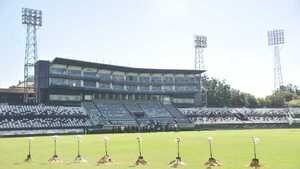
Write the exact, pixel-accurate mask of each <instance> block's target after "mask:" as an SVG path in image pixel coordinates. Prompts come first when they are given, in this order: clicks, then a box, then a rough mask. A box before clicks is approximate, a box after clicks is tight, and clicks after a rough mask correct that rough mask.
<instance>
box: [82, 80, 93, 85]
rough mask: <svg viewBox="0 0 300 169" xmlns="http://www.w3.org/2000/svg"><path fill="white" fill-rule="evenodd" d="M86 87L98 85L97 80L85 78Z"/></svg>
mask: <svg viewBox="0 0 300 169" xmlns="http://www.w3.org/2000/svg"><path fill="white" fill-rule="evenodd" d="M83 85H84V87H96V82H95V81H89V80H85V81H84V82H83Z"/></svg>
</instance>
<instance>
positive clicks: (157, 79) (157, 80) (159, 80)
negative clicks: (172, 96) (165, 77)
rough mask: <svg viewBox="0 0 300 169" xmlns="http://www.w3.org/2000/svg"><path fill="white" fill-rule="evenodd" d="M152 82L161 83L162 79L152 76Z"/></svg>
mask: <svg viewBox="0 0 300 169" xmlns="http://www.w3.org/2000/svg"><path fill="white" fill-rule="evenodd" d="M151 81H152V82H161V77H157V76H152V78H151Z"/></svg>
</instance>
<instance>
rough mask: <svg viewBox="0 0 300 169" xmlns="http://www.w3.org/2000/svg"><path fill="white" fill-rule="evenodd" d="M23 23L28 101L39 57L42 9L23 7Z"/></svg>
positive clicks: (25, 86)
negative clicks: (38, 32) (24, 28)
mask: <svg viewBox="0 0 300 169" xmlns="http://www.w3.org/2000/svg"><path fill="white" fill-rule="evenodd" d="M22 24H24V25H26V48H25V60H24V102H25V103H28V102H29V100H30V98H29V96H30V90H32V89H33V84H34V64H35V62H36V61H37V59H38V55H37V35H36V31H37V29H38V28H39V27H41V26H42V11H41V10H36V9H30V8H22Z"/></svg>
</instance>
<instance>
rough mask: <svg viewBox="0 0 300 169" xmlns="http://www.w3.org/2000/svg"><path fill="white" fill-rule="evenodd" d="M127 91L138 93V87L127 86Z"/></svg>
mask: <svg viewBox="0 0 300 169" xmlns="http://www.w3.org/2000/svg"><path fill="white" fill-rule="evenodd" d="M127 90H129V91H136V90H137V86H133V85H129V86H127Z"/></svg>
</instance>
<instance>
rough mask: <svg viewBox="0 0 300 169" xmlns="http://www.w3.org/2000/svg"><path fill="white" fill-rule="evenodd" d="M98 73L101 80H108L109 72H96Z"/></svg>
mask: <svg viewBox="0 0 300 169" xmlns="http://www.w3.org/2000/svg"><path fill="white" fill-rule="evenodd" d="M98 75H99V78H100V79H101V80H105V81H108V80H110V74H103V73H101V74H98Z"/></svg>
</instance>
